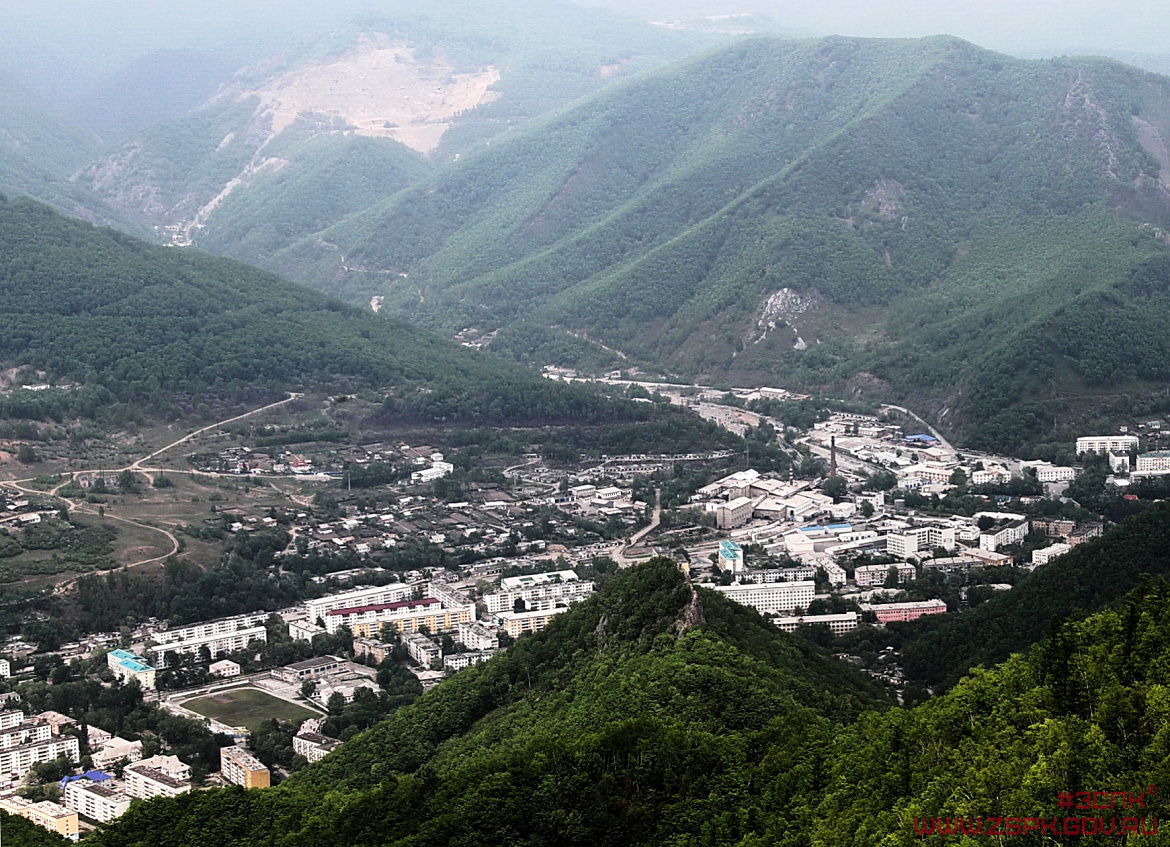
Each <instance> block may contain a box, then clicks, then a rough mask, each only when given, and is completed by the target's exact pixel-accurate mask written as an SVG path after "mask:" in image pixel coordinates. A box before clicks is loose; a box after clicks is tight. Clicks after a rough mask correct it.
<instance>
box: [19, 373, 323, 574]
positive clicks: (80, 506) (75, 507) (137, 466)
mask: <svg viewBox="0 0 1170 847" xmlns="http://www.w3.org/2000/svg"><path fill="white" fill-rule="evenodd" d="M303 396H304V395H303V394H301V393H297V392H292V393H290V394H289V396H288V397H286V398H284V399H283V400H278V401H277V402H275V403H269V404H268V405H267V406H261V407H260V408H258V409H252V410H251V411H250V412H244V413H243V414H242V415H236V416H234V417H231V418H225V419H224V420H222V421H216V422H215V423H212V424H208V425H207V426H205V427H200V428H199V429H197V430H194V431H193V432H189V433H187V434H186V435H184V436H183V437H182V438H180V439H178V440H177V441H172V442H171V443H170V444H168V445H166V446H165V447H160V448H159V449H158V450H155V451H154V452H153V453H150V454H149V455H146V456H143V457H142V458H140V459H137V460H135V461H134V462H132V463H130V464H129V465H127V466H126V467H124V468H116V469H113V470H111V471H110V473H124V472H125V471H131V472H132V473H137V474H142V475H143V476H145V477H147V479H148V480H149V478H150V474H151V473H160V472H164V471H165V472H166V473H177V474H195V473H197V472H196V471H182V470H171V469H166V468H151V467H144V466H143V463H144V462H149V461H150V460H151V459H155V458H157V457H159V456H161V455H162V454H163V453H166V452H167V451H168V450H173V449H174V448H176V447H178V446H179V445H181V444H185V443H187V442H188V441H190V440H191V439H193V438H196V437H198V436H200V435H202V434H203V433H205V432H207V431H209V430H213V429H217V428H218V427H221V426H225V425H226V424H230V423H234V422H235V421H239V420H243V419H244V418H249V417H251V416H253V415H258V414H261V413H262V412H267V411H269V410H271V409H275V408H277V407H279V406H283V405H285V404H286V403H291V402H292V401H293V400H297V399H299V398H300V397H303ZM88 473H93V471H92V470H88V471H72V472H70V473H69V474H68V475H67V476H66V478H65V479H64V480H62V481H61V482H60V483H59V484H58V485H56V486H55V487H53V488H52V489H50V490H49V491H48V492H47V493H48V495H49V496H50V497H54V498H56V499H58V500H60V501H62V502H64V503H65V504H66V505H67V506H68V508H69V511H71V512H81V513H83V514H91V515H99V514H100V515H101V517H103V518H105V519H108V520H112V521H118V522H120V523H124V524H128V525H129V526H136V527H138V528H140V529H145V530H149V531H152V532H158V533H161V534H162V535H164V536H165V537H166V539H167V542H168V543H169V544H170V548H171V549H170V550H169V551H168V552H166V553H163V554H162V555H160V556H151V557H150V558H147V559H142V560H140V561H137V562H130V563H128V564H125V565H123V566H122V568H123V569H129V568H138V567H142V566H144V565H153V564H155V563H157V562H162V561H165V560H166V559H169V558H170V557H171V556H174V555H175V554H177V553H178V552H179V547H180V545H179V539H178V538H176V537H175V535H174V533H172V532H171V531H170V530H167V529H164V528H162V527H159V526H154V525H153V524H147V523H142V522H141V521H136V520H132V519H131V518H124V517H121V516H119V515H115V514H112V513H110V512H106V511H98V510H96V509H93V508H91V507H90V506H89V505H88V504H86V503H84V502H80V503H79V502H77V501H75V500H71V499H70V498H68V497H64V496H62V495H61V494H60V493H59V492H60V491H61V489H62V488H64V487H65V486H66V485H69V484H70V483H71V482H73V481H74V480H76V479H77V477H78V476H79V475H80V474H88ZM199 475H200V476H225V475H226V474H217V473H201V474H199ZM33 481H34V479H33V478H28V479H15V480H8V481H0V486H3V487H6V488H11V489H14V490H16V491H19V492H20V493H22V494H31V495H34V496H44V495H45V494H46V492H44V491H40V490H38V489H35V488H28V487H26V485H27V484H28V483H30V482H33ZM76 584H77V577H74V578H72V579H68V580H64V581H62V582H58V583H56V584H55V585H54V586H53V593H55V594H61V593H63V592H65V591H68V590H70V589H71V588H73V587H74V586H75V585H76Z"/></svg>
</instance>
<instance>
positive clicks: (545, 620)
mask: <svg viewBox="0 0 1170 847" xmlns="http://www.w3.org/2000/svg"><path fill="white" fill-rule="evenodd" d="M566 608H567V607H566V606H558V607H557V608H555V609H544V610H540V609H538V610H536V611H534V612H498V613H497V614H496V619H497V620H498V621H499V622H500V625H501V626H502V627H503V628H504V632H506V633H508V635H510V636H512V637H513V638H519V637H520V636H521V635H524V634H525V633H529V632H539V631H540V630H542V629H544V628H545V627H546V626H548V624H549V621H551V620H552V619H553V618H555V617H556V616H557V615H559V614H560V613H561V612H563V611H565V610H566Z"/></svg>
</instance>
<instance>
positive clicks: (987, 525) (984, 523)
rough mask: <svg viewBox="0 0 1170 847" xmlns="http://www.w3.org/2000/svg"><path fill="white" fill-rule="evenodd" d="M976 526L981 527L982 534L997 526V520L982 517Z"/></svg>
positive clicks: (989, 516)
mask: <svg viewBox="0 0 1170 847" xmlns="http://www.w3.org/2000/svg"><path fill="white" fill-rule="evenodd" d="M976 525H977V526H978V527H979V531H980V532H987V530H989V529H991V528H992V527H993V526H995V518H993V517H992V516H991V515H981V516H980V518H979V520H978V521H976Z"/></svg>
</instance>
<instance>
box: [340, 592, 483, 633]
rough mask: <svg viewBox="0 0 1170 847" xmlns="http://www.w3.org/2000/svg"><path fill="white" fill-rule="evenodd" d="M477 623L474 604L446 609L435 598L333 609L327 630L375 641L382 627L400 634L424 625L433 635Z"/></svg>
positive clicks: (414, 630) (415, 630) (416, 629)
mask: <svg viewBox="0 0 1170 847" xmlns="http://www.w3.org/2000/svg"><path fill="white" fill-rule="evenodd" d="M473 620H475V604H474V603H464V604H462V605H460V606H456V607H445V606H444V605H443V603H442V602H441V601H440V600H438V599H436V598H434V597H425V598H423V599H422V600H401V601H399V602H397V603H379V604H374V605H370V606H357V607H354V608H348V609H334V610H332V611H330V612H326V614H325V629H326V630H327V631H328V632H330V633H335V632H337V631H338V630H339V629H341V628H342V627H343V626H347V627H349V629H350V632H351V633H353V635H355V636H358V637H359V638H373V637H374V636H376V635H378V633H379V631H380V630H381V629H382V625H383V624H387V623H390V624H394V626H395V627H397V628H398V631H399V632H403V633H406V632H418V630H419V627H422V626H425V627H427V629H429V630H430V631H431V632H453V631H454V630H455V629H456V628H457V627H458V626H459V624H461V623H471V621H473Z"/></svg>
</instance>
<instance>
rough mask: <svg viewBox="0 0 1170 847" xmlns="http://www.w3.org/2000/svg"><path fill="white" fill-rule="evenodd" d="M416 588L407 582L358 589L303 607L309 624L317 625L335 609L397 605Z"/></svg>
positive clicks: (306, 604)
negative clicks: (386, 604) (385, 604)
mask: <svg viewBox="0 0 1170 847" xmlns="http://www.w3.org/2000/svg"><path fill="white" fill-rule="evenodd" d="M416 587H417V586H416V585H411V584H407V583H405V582H392V583H390V584H389V585H375V586H372V587H370V588H358V589H355V590H353V591H343V592H341V593H339V594H330V595H328V596H327V597H318V598H317V599H315V600H306V601H305V602H304V604H303V605H304V607H305V610H306V611H307V612H308V613H309V623H310V624H315V623H317V621H318V620H324V619H325V615H326V614H327V613H328V612H332V611H333V610H334V609H347V608H348V609H352V608H354V607H357V606H379V605H382V604H384V603H397V602H398V601H399V600H408V599H410V596H411V595H412V594H413V593H414V589H415V588H416Z"/></svg>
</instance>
